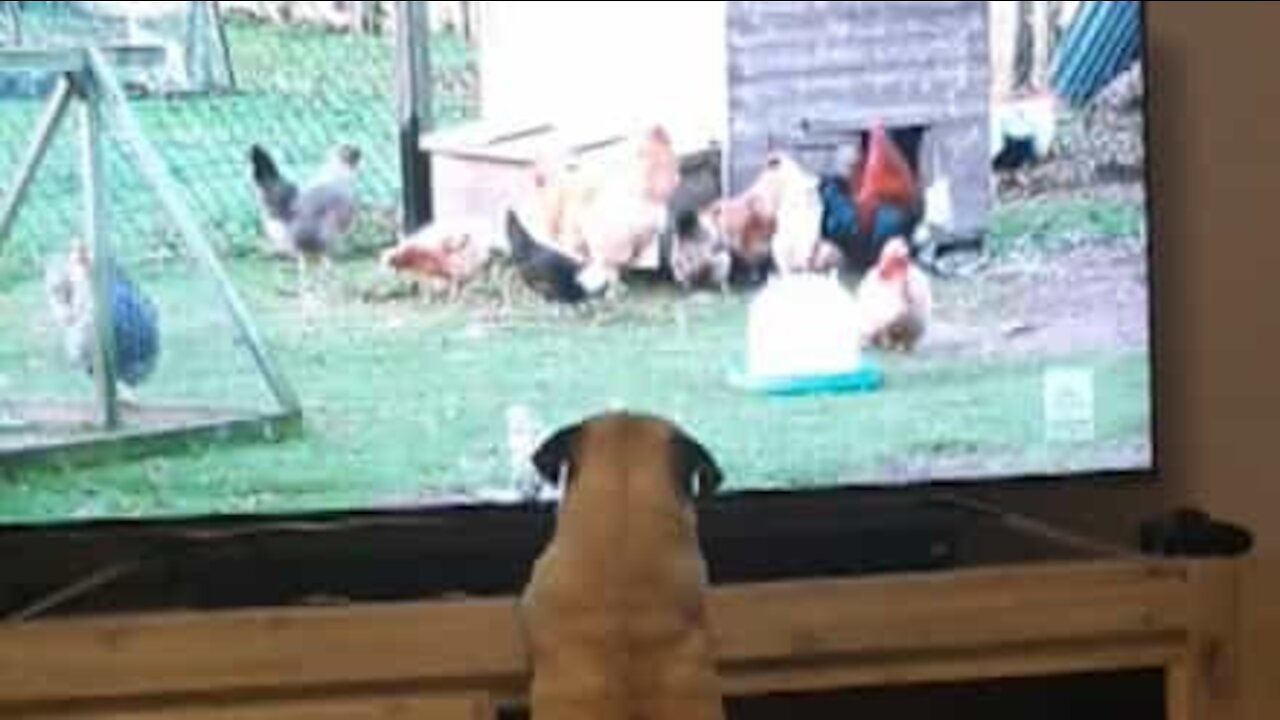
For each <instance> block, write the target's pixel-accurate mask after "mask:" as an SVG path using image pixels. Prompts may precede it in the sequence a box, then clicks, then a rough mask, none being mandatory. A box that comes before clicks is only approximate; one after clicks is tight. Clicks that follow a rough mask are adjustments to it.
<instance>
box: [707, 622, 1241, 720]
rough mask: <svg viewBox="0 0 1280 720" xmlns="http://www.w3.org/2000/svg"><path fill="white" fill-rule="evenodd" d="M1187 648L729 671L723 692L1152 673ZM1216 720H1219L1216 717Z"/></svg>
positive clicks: (1029, 649) (940, 656)
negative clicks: (1081, 674) (1146, 671)
mask: <svg viewBox="0 0 1280 720" xmlns="http://www.w3.org/2000/svg"><path fill="white" fill-rule="evenodd" d="M1182 649H1183V644H1182V643H1181V642H1179V641H1177V640H1173V639H1170V640H1163V641H1161V640H1152V641H1143V642H1136V643H1125V642H1123V641H1122V640H1119V639H1117V640H1116V641H1115V642H1092V643H1079V644H1066V645H1064V646H1057V645H1051V646H1045V647H1040V646H1024V647H1006V648H1000V649H997V650H986V651H979V652H957V653H941V652H940V653H930V654H928V655H927V656H924V655H905V656H888V657H876V658H874V659H858V658H849V659H843V660H838V661H832V662H827V663H813V664H810V663H797V664H795V665H785V664H782V665H778V666H776V667H745V668H730V669H728V670H726V672H725V677H724V688H725V692H726V693H727V694H729V695H732V696H736V697H745V696H751V695H765V694H773V693H780V692H782V693H786V692H793V693H803V692H824V691H830V690H844V689H858V688H871V687H892V686H903V685H918V684H928V683H954V682H978V681H981V680H986V679H991V678H1034V677H1054V676H1060V675H1070V674H1077V673H1090V674H1092V673H1109V672H1128V671H1135V670H1149V669H1155V668H1161V667H1165V666H1166V665H1168V664H1169V663H1170V662H1171V661H1172V659H1173V658H1176V657H1178V655H1179V653H1180V652H1181V651H1182ZM1215 717H1216V716H1215Z"/></svg>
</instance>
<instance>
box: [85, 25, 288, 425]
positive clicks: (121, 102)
mask: <svg viewBox="0 0 1280 720" xmlns="http://www.w3.org/2000/svg"><path fill="white" fill-rule="evenodd" d="M88 58H89V66H90V68H91V70H92V72H93V76H94V79H95V81H96V82H97V84H98V89H99V92H100V94H101V96H102V100H103V105H104V107H105V108H106V109H107V111H108V112H110V114H111V116H112V119H113V120H115V123H116V125H117V129H118V131H119V133H120V136H121V137H122V138H123V140H124V142H125V143H126V144H128V146H129V148H130V149H131V150H132V151H133V155H134V159H135V161H136V162H137V164H138V170H139V171H140V172H141V173H142V176H143V178H144V179H145V180H146V181H147V183H148V184H150V185H151V187H152V189H153V190H154V191H155V193H156V195H157V197H158V198H159V200H160V204H161V206H163V207H164V209H165V212H166V213H167V214H168V215H169V217H170V219H171V220H172V221H173V222H174V223H175V224H176V225H177V227H178V230H179V232H180V233H181V235H182V239H183V241H184V242H185V243H186V246H187V249H188V250H190V251H191V252H192V253H193V254H194V255H195V257H196V259H197V260H198V261H199V262H200V264H201V265H203V266H204V268H205V270H206V271H208V272H209V273H210V274H211V275H212V276H213V279H214V282H215V283H216V284H217V286H218V291H219V293H220V294H221V295H222V299H223V302H224V304H225V305H226V307H227V311H228V312H230V313H231V319H232V321H233V322H234V323H235V326H236V329H237V330H238V331H239V332H240V335H241V337H242V338H243V340H244V342H245V345H246V346H248V348H249V352H250V353H251V354H252V356H253V360H254V363H255V364H256V365H257V366H258V370H259V371H260V372H261V373H262V374H263V376H264V378H265V379H266V381H267V385H268V386H269V387H270V388H271V392H272V394H273V395H274V396H275V398H276V401H277V402H278V403H279V404H280V406H281V409H282V410H283V411H284V412H285V413H286V414H293V413H297V412H300V410H301V407H302V404H301V401H300V400H299V399H298V395H297V393H296V392H294V390H293V387H292V385H290V383H289V381H288V379H287V378H286V377H285V374H284V371H283V370H281V368H280V366H279V364H278V363H277V362H276V360H275V358H274V357H273V356H272V355H271V352H270V351H269V350H268V349H267V345H266V343H265V342H264V341H263V339H262V336H261V334H260V333H259V332H258V329H257V326H255V325H254V323H253V320H252V318H251V316H250V314H249V311H248V309H247V308H246V307H245V304H244V301H243V300H241V299H240V295H239V293H238V292H236V289H235V285H234V284H233V283H232V282H231V278H230V277H229V276H228V275H227V273H226V270H224V269H223V267H222V263H221V262H220V261H219V260H218V256H217V253H215V252H214V250H213V246H212V245H211V244H210V243H209V241H208V240H207V239H206V238H205V236H204V233H203V232H201V231H200V227H199V226H198V225H197V224H196V221H195V219H194V218H195V217H196V214H195V213H194V212H193V211H192V210H191V208H190V207H188V205H187V203H186V202H185V201H184V200H183V196H182V193H181V192H180V191H179V186H178V183H177V181H176V180H174V178H173V177H172V176H171V175H170V173H169V172H168V170H167V169H166V168H165V164H164V161H163V160H162V159H161V158H160V154H159V153H158V152H156V149H155V148H154V147H152V145H151V143H150V142H148V141H147V139H146V136H145V135H144V134H143V132H142V128H141V126H140V125H139V124H138V120H137V118H135V117H134V115H133V112H132V111H130V109H129V106H128V102H127V100H126V99H125V95H124V90H122V89H121V87H120V83H119V82H118V81H117V80H116V77H115V73H114V72H113V71H112V70H111V68H110V66H109V64H108V63H107V61H106V59H105V58H104V57H103V56H102V55H101V54H100V53H98V52H97V51H95V50H90V51H89V53H88Z"/></svg>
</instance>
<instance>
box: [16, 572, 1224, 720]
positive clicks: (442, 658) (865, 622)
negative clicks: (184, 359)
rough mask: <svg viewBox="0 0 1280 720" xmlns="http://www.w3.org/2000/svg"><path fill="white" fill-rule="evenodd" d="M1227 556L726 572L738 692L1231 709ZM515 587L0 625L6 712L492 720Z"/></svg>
mask: <svg viewBox="0 0 1280 720" xmlns="http://www.w3.org/2000/svg"><path fill="white" fill-rule="evenodd" d="M1236 600H1237V598H1236V569H1235V566H1234V565H1233V564H1232V563H1228V562H1211V563H1191V562H1181V561H1146V560H1134V561H1123V560H1121V561H1097V562H1080V563H1070V564H1063V563H1044V564H1035V565H1018V566H1010V567H997V568H986V569H974V570H961V571H954V572H938V573H921V574H906V575H890V576H880V577H867V578H856V579H832V580H813V581H801V582H779V583H767V584H754V585H734V586H724V587H718V588H716V589H714V590H713V591H712V597H711V608H712V622H713V624H714V626H715V630H716V633H717V636H718V643H719V653H720V658H721V668H722V672H723V675H724V678H725V682H726V686H727V689H728V692H729V693H731V694H733V695H736V696H750V695H757V694H767V693H776V692H809V691H813V692H817V691H826V690H838V689H846V688H871V687H883V686H902V685H909V684H917V683H934V682H948V683H951V682H980V681H983V680H987V679H991V678H1035V677H1049V676H1055V675H1064V674H1073V673H1107V672H1117V673H1118V672H1126V671H1134V670H1164V671H1165V678H1166V691H1167V692H1166V705H1167V717H1168V718H1170V720H1200V719H1201V718H1204V719H1206V720H1229V719H1230V718H1231V717H1233V712H1234V710H1233V707H1234V699H1235V676H1236V668H1235V662H1234V658H1235V647H1236V644H1235V643H1236V629H1235V619H1236V612H1235V607H1236ZM513 609H514V599H511V598H498V599H484V600H475V601H465V600H463V601H440V602H417V603H402V604H388V605H357V606H350V607H342V608H277V609H261V610H238V611H229V612H217V613H204V614H188V613H172V614H154V615H149V616H139V617H134V616H130V617H103V618H92V619H72V620H50V621H38V622H31V623H26V624H17V625H10V626H7V627H3V629H0V717H3V718H33V719H37V718H39V719H43V718H60V719H71V718H75V719H76V720H108V719H109V720H125V719H129V720H134V719H137V720H152V719H153V718H155V719H157V720H158V718H161V717H163V718H174V719H177V720H196V719H199V720H223V718H226V719H227V720H230V719H231V718H235V719H236V720H259V719H261V720H284V719H285V718H309V719H310V720H330V719H331V718H332V719H333V720H338V719H339V718H342V719H344V720H345V719H348V718H349V719H351V720H364V719H365V718H368V719H370V720H372V719H374V718H378V719H381V718H400V717H406V718H407V717H414V718H419V717H421V718H432V719H433V720H453V719H454V718H457V719H458V720H472V719H473V718H482V717H494V716H495V715H496V708H498V707H501V706H502V705H504V704H518V703H520V701H521V695H522V690H523V688H524V686H525V683H526V676H527V670H526V665H525V660H524V657H523V655H522V652H521V648H520V644H519V639H518V635H517V633H516V625H515V616H514V612H513Z"/></svg>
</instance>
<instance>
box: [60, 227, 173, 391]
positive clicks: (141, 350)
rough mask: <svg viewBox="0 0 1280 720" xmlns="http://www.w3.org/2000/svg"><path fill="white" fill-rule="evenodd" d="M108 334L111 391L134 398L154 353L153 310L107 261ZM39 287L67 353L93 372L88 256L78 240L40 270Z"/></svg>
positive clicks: (156, 342) (149, 370) (155, 356)
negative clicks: (42, 275)
mask: <svg viewBox="0 0 1280 720" xmlns="http://www.w3.org/2000/svg"><path fill="white" fill-rule="evenodd" d="M109 278H110V279H109V283H110V289H109V297H110V298H111V319H112V340H113V341H114V345H113V350H114V354H115V363H116V379H117V384H118V390H117V394H118V396H119V397H120V399H121V400H122V401H124V402H128V403H135V402H136V399H135V395H134V392H133V391H134V390H136V389H137V388H138V387H140V386H141V385H142V384H143V383H145V382H146V381H147V380H148V379H149V378H150V377H151V375H152V374H153V373H154V372H155V369H156V367H157V365H158V364H159V359H160V323H159V313H158V312H157V310H156V307H155V304H154V303H153V302H152V300H151V298H149V297H148V296H147V295H146V293H144V292H143V290H142V288H141V287H139V286H138V285H137V284H136V283H135V282H134V281H132V280H131V279H130V278H129V277H128V276H127V275H126V274H125V272H124V270H123V269H122V268H121V267H120V266H119V265H118V264H116V263H115V262H114V261H112V262H111V265H110V269H109ZM45 293H46V298H47V300H48V303H49V309H50V312H51V313H52V315H53V318H54V321H55V323H56V324H57V325H58V327H60V328H61V330H62V339H63V349H64V351H65V353H66V355H67V359H68V360H69V361H70V362H71V363H72V365H74V366H75V367H76V368H78V369H80V370H82V371H83V372H85V373H86V374H87V375H88V376H89V377H93V373H94V364H95V363H94V355H95V343H96V337H97V336H96V333H95V331H94V300H93V261H92V258H91V255H90V252H89V249H88V248H87V247H86V246H85V245H84V243H83V242H80V241H75V242H73V243H72V247H71V250H70V252H69V253H68V254H67V255H66V256H65V257H63V258H60V259H58V260H56V261H54V262H52V263H50V264H49V266H48V267H47V268H46V270H45Z"/></svg>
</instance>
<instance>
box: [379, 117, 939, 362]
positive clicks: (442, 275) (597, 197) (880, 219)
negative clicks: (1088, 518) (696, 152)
mask: <svg viewBox="0 0 1280 720" xmlns="http://www.w3.org/2000/svg"><path fill="white" fill-rule="evenodd" d="M847 155H848V156H849V157H848V162H847V164H846V166H845V167H844V168H843V169H844V172H843V173H839V174H831V175H818V174H815V173H812V172H810V171H809V170H807V169H806V168H804V167H803V166H802V165H801V164H800V163H799V162H797V160H796V159H795V158H794V157H792V156H790V155H788V154H786V153H783V152H774V153H770V154H769V155H768V156H767V157H766V158H765V160H764V163H763V167H762V168H761V170H760V171H759V173H758V175H757V176H756V178H755V180H754V181H753V182H752V183H751V184H750V186H749V187H747V188H746V189H745V190H744V191H742V192H741V193H740V194H738V195H735V196H731V197H723V198H706V197H699V194H698V193H697V192H696V191H694V190H692V189H690V188H689V187H688V182H689V181H688V180H687V179H685V178H683V177H682V176H681V172H680V162H679V158H678V156H677V154H676V152H675V149H674V146H673V143H672V139H671V137H670V135H669V133H668V132H667V130H666V129H665V128H664V127H662V126H660V125H655V126H651V127H648V128H645V129H644V130H643V131H642V132H639V133H636V134H635V136H634V137H632V138H631V139H630V140H629V141H628V142H627V143H625V144H623V145H622V146H621V147H620V148H619V149H618V150H617V151H616V152H615V153H613V154H612V155H609V156H605V157H604V158H603V159H596V158H594V157H593V158H591V160H592V161H589V160H587V159H583V158H580V157H563V156H561V157H553V158H545V159H543V161H541V162H539V163H538V164H537V165H536V166H535V168H534V169H533V171H532V177H531V182H530V183H529V185H530V187H531V188H532V190H531V192H530V193H529V194H528V196H527V197H525V198H522V199H521V201H519V202H517V203H515V204H514V206H513V207H511V208H507V209H505V213H506V216H505V225H504V228H505V231H506V238H505V242H496V243H495V242H492V241H487V240H488V239H486V238H482V237H479V236H478V235H477V233H476V232H474V231H470V230H467V229H465V227H464V226H463V225H461V224H459V225H453V224H452V223H450V222H448V221H447V220H446V221H442V222H439V223H436V224H433V225H431V226H429V227H427V228H424V229H423V230H421V231H419V232H417V233H414V234H412V235H410V236H408V237H406V238H404V239H402V240H401V241H400V243H399V244H398V245H397V246H396V247H394V248H391V249H389V250H387V251H385V253H384V254H383V256H382V262H383V264H384V266H386V267H388V268H391V269H393V270H395V271H397V272H400V273H403V274H406V275H408V276H410V277H413V278H414V279H415V280H419V281H423V282H426V283H433V284H443V285H444V286H445V287H446V288H447V289H448V292H449V294H450V296H453V295H455V294H456V293H457V291H458V289H459V288H461V287H462V286H464V285H465V284H466V283H468V282H470V281H471V280H473V279H475V278H476V277H478V276H479V274H480V273H481V272H482V270H483V269H484V268H485V267H486V266H487V265H488V263H490V262H492V261H494V259H495V257H496V256H498V255H501V254H502V253H503V251H506V254H507V255H508V259H509V261H510V262H511V264H512V265H513V266H514V267H515V269H516V271H517V273H518V275H519V276H520V277H521V278H522V279H523V280H524V282H525V283H526V284H527V285H528V286H529V287H531V288H532V289H533V290H535V291H536V292H537V293H538V294H540V295H541V296H542V297H544V298H545V299H547V300H549V301H553V302H560V303H581V302H584V301H588V300H591V299H593V298H598V297H601V296H605V295H608V294H609V291H610V290H611V289H615V288H618V287H620V286H621V285H622V284H623V281H624V278H625V277H626V276H627V275H628V274H629V273H631V272H635V271H636V270H637V268H638V269H640V270H641V271H656V272H657V273H659V274H660V275H663V276H665V277H666V278H668V279H669V280H671V281H673V282H675V283H676V284H678V285H679V286H680V287H682V288H685V289H695V288H714V289H720V290H722V291H724V290H727V289H728V288H729V287H730V286H731V285H734V284H746V285H749V286H755V285H759V284H760V283H761V282H763V281H767V279H768V278H771V277H780V278H785V277H787V276H793V275H800V274H830V273H836V272H839V271H840V270H851V271H854V272H856V273H858V274H860V275H861V276H862V279H861V281H860V287H859V289H858V292H857V296H858V298H860V307H862V308H863V313H864V315H865V318H864V320H865V322H864V324H865V325H866V326H867V330H866V333H867V340H868V342H871V343H873V344H878V345H884V346H892V347H896V348H901V349H911V348H913V347H914V346H915V344H916V343H917V342H918V340H919V339H920V337H921V336H922V334H923V332H924V328H925V327H926V325H927V321H928V317H929V314H930V312H931V310H932V304H933V300H932V291H931V289H930V286H929V280H928V277H927V276H926V275H925V273H923V272H922V271H921V270H920V268H919V267H918V266H916V264H915V263H914V261H913V256H914V254H915V252H914V251H915V242H914V239H915V237H916V232H917V229H918V228H919V227H920V226H921V224H922V221H923V220H924V216H925V213H924V211H925V198H924V196H925V193H924V192H922V190H921V188H920V185H919V182H918V181H917V179H916V177H915V175H914V173H913V171H912V169H911V167H910V165H909V163H908V162H907V160H906V159H905V157H904V156H903V154H902V152H901V150H900V149H899V148H898V147H897V145H896V144H895V143H894V141H893V139H892V138H891V137H890V135H889V134H888V133H887V132H886V131H885V129H884V128H883V127H874V128H872V130H871V131H870V132H869V133H868V136H867V140H866V142H865V144H864V146H863V147H859V148H852V149H851V151H850V152H849V153H847Z"/></svg>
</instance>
